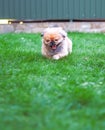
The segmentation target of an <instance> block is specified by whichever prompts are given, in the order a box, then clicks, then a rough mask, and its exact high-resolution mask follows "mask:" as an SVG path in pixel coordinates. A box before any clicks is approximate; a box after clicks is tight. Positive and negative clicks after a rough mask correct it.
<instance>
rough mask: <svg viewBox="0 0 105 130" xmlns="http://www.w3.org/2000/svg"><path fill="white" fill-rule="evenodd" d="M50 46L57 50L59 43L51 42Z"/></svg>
mask: <svg viewBox="0 0 105 130" xmlns="http://www.w3.org/2000/svg"><path fill="white" fill-rule="evenodd" d="M50 47H51V49H52V50H56V49H57V45H56V44H55V42H53V41H52V42H50Z"/></svg>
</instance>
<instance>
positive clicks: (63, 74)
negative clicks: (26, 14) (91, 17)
mask: <svg viewBox="0 0 105 130" xmlns="http://www.w3.org/2000/svg"><path fill="white" fill-rule="evenodd" d="M68 35H69V36H70V37H71V39H72V41H73V53H72V55H69V56H68V57H65V58H63V59H61V60H59V61H55V60H49V59H46V58H44V57H42V55H41V38H40V35H39V34H25V33H20V34H13V33H12V34H1V35H0V129H1V130H104V129H105V34H89V33H69V34H68Z"/></svg>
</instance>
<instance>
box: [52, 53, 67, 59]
mask: <svg viewBox="0 0 105 130" xmlns="http://www.w3.org/2000/svg"><path fill="white" fill-rule="evenodd" d="M67 55H68V53H63V54H62V53H60V54H56V55H54V56H53V59H54V60H59V59H60V58H63V57H65V56H67Z"/></svg>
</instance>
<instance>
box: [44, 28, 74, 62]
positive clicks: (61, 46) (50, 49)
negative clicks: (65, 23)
mask: <svg viewBox="0 0 105 130" xmlns="http://www.w3.org/2000/svg"><path fill="white" fill-rule="evenodd" d="M71 52H72V41H71V40H70V39H69V38H68V37H67V33H66V32H65V31H64V30H63V29H62V28H61V27H48V28H46V29H45V30H44V32H43V33H42V55H43V56H45V57H47V58H52V59H55V60H58V59H60V58H62V57H65V56H67V55H68V54H69V53H71Z"/></svg>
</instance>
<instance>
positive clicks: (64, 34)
mask: <svg viewBox="0 0 105 130" xmlns="http://www.w3.org/2000/svg"><path fill="white" fill-rule="evenodd" d="M60 34H61V35H62V37H63V38H65V37H66V36H67V33H66V32H65V31H64V30H62V31H60Z"/></svg>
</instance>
